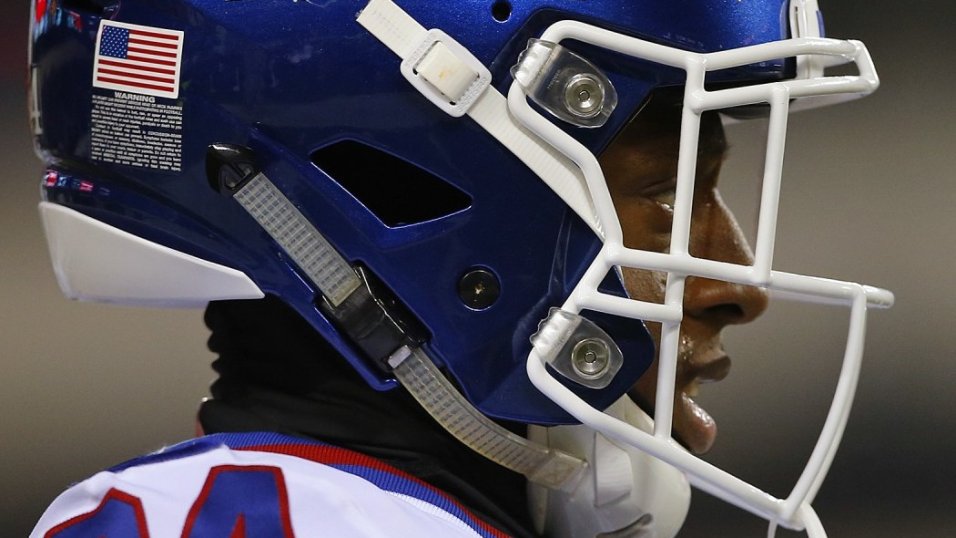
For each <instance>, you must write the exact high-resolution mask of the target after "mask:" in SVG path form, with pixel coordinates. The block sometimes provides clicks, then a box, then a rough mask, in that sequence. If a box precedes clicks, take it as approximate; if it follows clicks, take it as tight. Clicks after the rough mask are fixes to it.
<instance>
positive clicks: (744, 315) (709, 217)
mask: <svg viewBox="0 0 956 538" xmlns="http://www.w3.org/2000/svg"><path fill="white" fill-rule="evenodd" d="M694 205H695V210H694V214H693V222H692V224H691V241H690V253H691V255H692V256H695V257H697V258H702V259H708V260H714V261H721V262H727V263H734V264H739V265H753V261H754V257H753V253H752V252H751V250H750V245H749V244H748V243H747V239H746V237H745V236H744V234H743V232H742V231H741V229H740V225H739V224H738V223H737V220H736V219H735V218H734V215H733V213H731V211H730V209H729V208H728V207H727V206H726V205H725V204H724V202H723V200H722V199H721V198H720V194H719V193H718V192H717V191H716V189H715V190H713V191H711V192H710V193H708V195H707V196H706V197H705V199H703V200H697V201H695V204H694ZM768 300H769V298H768V294H767V291H766V290H765V289H763V288H757V287H754V286H745V285H743V284H736V283H732V282H725V281H722V280H711V279H708V278H700V277H690V278H688V279H687V283H686V286H685V288H684V312H685V314H686V315H689V316H691V317H694V318H697V319H698V320H701V321H707V322H709V323H714V324H719V325H720V326H724V325H733V324H740V323H748V322H751V321H753V320H754V319H756V318H757V317H759V316H760V315H761V314H762V313H763V312H764V311H765V310H766V309H767V304H768Z"/></svg>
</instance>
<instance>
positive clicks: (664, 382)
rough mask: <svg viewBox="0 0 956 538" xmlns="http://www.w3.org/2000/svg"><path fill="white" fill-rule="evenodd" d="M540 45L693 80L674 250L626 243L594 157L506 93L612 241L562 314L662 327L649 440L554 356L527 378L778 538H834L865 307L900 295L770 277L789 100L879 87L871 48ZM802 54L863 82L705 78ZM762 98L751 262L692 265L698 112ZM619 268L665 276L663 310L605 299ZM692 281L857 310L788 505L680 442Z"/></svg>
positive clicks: (609, 41) (517, 95)
mask: <svg viewBox="0 0 956 538" xmlns="http://www.w3.org/2000/svg"><path fill="white" fill-rule="evenodd" d="M541 39H542V40H544V41H548V42H553V43H561V41H562V40H565V39H575V40H578V41H581V42H585V43H589V44H593V45H596V46H600V47H604V48H607V49H610V50H613V51H616V52H619V53H622V54H625V55H629V56H632V57H635V58H640V59H644V60H649V61H653V62H657V63H660V64H664V65H668V66H671V67H675V68H679V69H682V70H684V71H685V72H686V73H687V83H686V88H685V95H684V109H683V114H682V124H681V139H680V155H679V161H678V178H677V187H676V193H675V202H674V217H673V224H672V235H671V246H670V251H669V253H668V254H664V253H659V252H647V251H639V250H634V249H629V248H625V247H624V245H623V233H622V229H621V224H620V222H619V220H618V218H617V214H616V212H615V210H614V206H613V202H612V200H611V196H610V193H609V192H608V189H607V186H606V184H605V179H604V174H603V171H602V170H601V167H600V165H599V164H598V161H597V158H596V157H595V156H594V155H593V154H592V153H591V152H590V151H589V150H588V149H586V148H585V147H584V146H583V145H581V144H580V143H578V142H577V141H576V140H575V139H574V138H572V137H571V136H569V135H567V134H566V133H564V132H563V131H562V130H561V129H559V128H558V127H557V126H555V125H554V124H553V123H551V121H549V120H548V119H546V118H544V117H543V116H541V115H540V114H538V113H537V112H535V111H534V110H533V109H532V108H531V107H530V106H529V104H528V101H527V97H526V95H525V92H524V90H523V89H522V87H521V86H520V85H519V84H518V83H513V84H512V85H511V88H510V91H509V94H508V105H509V109H510V111H511V113H512V114H513V116H514V117H515V118H516V119H517V120H518V122H519V123H521V124H523V125H524V126H525V127H526V128H527V129H529V130H530V131H531V132H533V133H534V134H536V135H537V136H539V137H541V138H542V139H543V140H544V141H546V142H547V143H548V144H550V145H552V146H553V147H554V148H556V149H557V150H558V151H559V152H560V153H561V154H563V155H565V156H567V157H568V158H569V159H571V160H572V161H573V162H574V163H575V164H576V165H577V166H579V167H580V169H581V170H582V172H583V175H584V177H585V180H586V184H587V187H588V191H589V194H590V196H591V198H592V202H593V207H594V209H595V211H596V213H597V215H596V217H597V220H598V222H599V223H600V227H601V229H602V230H603V231H604V238H605V242H604V246H603V248H602V250H601V252H600V253H599V254H598V256H597V258H596V259H595V260H594V262H593V263H592V265H591V267H590V268H589V270H588V271H587V273H586V274H585V276H584V278H582V280H581V282H579V283H578V285H577V287H576V288H575V289H574V291H573V292H572V293H571V295H570V297H569V298H568V299H567V301H566V302H565V304H564V305H563V306H562V309H563V310H565V311H567V312H570V313H574V314H576V313H579V312H581V311H582V310H585V309H588V310H596V311H600V312H605V313H609V314H614V315H620V316H626V317H630V318H637V319H643V320H646V321H656V322H660V323H661V324H662V333H661V346H660V347H661V348H660V352H659V357H658V360H659V366H658V367H659V374H658V386H657V400H656V407H655V417H654V419H655V425H654V433H653V434H648V433H645V432H642V431H640V430H638V429H636V428H633V427H631V426H629V425H627V424H625V423H623V422H621V421H619V420H617V419H614V418H612V417H610V416H609V415H606V414H604V413H603V412H601V411H599V410H597V409H595V408H593V407H591V406H590V405H588V404H587V403H585V402H584V401H583V400H581V399H580V398H578V397H577V396H576V395H575V394H574V393H572V392H571V391H570V390H568V389H567V388H565V387H564V386H563V385H561V383H559V382H558V381H557V380H556V379H554V378H553V377H552V376H551V374H549V373H548V372H547V370H546V368H545V362H544V360H543V359H542V354H543V351H545V350H540V349H533V350H532V352H531V354H530V355H529V357H528V364H527V369H528V375H529V377H530V378H531V380H532V382H533V383H534V385H535V386H536V387H537V388H538V389H539V390H541V391H542V392H543V393H544V394H546V395H547V396H548V397H549V398H551V399H552V400H554V401H555V403H557V404H558V405H559V406H561V407H562V408H564V409H565V410H566V411H568V412H569V413H570V414H571V415H573V416H574V417H575V418H577V419H578V420H580V421H581V422H582V423H584V424H587V425H589V426H591V427H593V428H594V429H596V430H598V431H600V432H602V433H604V434H605V435H607V436H609V437H611V438H613V439H617V440H619V441H621V442H624V443H628V444H630V445H633V446H635V447H637V448H639V449H641V450H644V451H645V452H648V453H649V454H651V455H653V456H655V457H658V458H660V459H662V460H664V461H666V462H668V463H670V464H672V465H675V466H676V467H678V468H680V469H682V470H684V471H685V472H687V473H688V475H689V479H690V481H691V483H692V484H693V485H694V486H696V487H698V488H699V489H702V490H704V491H707V492H708V493H711V494H713V495H715V496H717V497H719V498H721V499H723V500H725V501H727V502H730V503H732V504H734V505H737V506H739V507H741V508H743V509H745V510H748V511H750V512H752V513H754V514H757V515H759V516H761V517H764V518H766V519H768V520H770V521H771V535H772V533H773V529H774V528H775V526H776V525H777V524H779V525H781V526H784V527H788V528H792V529H796V530H801V529H806V530H807V532H808V533H809V534H810V536H814V537H816V536H825V534H824V533H823V528H822V526H821V525H820V523H819V520H818V519H817V518H816V515H815V514H814V512H813V510H812V508H810V503H811V502H812V501H813V498H814V497H815V495H816V493H817V491H818V489H819V487H820V485H821V483H822V481H823V478H824V476H825V475H826V473H827V471H828V469H829V466H830V462H831V461H832V459H833V456H834V454H835V452H836V447H837V445H838V444H839V441H840V438H841V436H842V432H843V429H844V426H845V424H846V420H847V417H848V415H849V410H850V405H851V403H852V399H853V394H854V391H855V389H856V383H857V379H858V376H859V368H860V362H861V359H862V353H863V339H864V333H865V318H866V310H867V307H889V306H890V305H892V303H893V296H892V294H891V293H890V292H888V291H885V290H880V289H877V288H872V287H868V286H861V285H859V284H853V283H849V282H841V281H836V280H828V279H822V278H816V277H810V276H804V275H797V274H791V273H783V272H779V271H773V270H772V269H771V267H772V259H773V247H774V236H775V231H776V230H775V228H776V219H777V200H778V197H779V192H780V182H781V174H782V167H783V154H784V145H785V136H786V127H787V118H788V115H789V111H790V102H791V100H792V99H804V98H805V99H808V100H809V99H812V100H814V101H816V103H815V104H817V105H821V104H827V103H829V102H839V101H845V100H847V98H848V96H852V95H857V96H862V95H866V94H869V93H871V92H872V91H873V90H875V89H876V87H877V86H878V83H879V82H878V78H877V75H876V72H875V69H874V67H873V64H872V61H871V60H870V57H869V54H868V52H867V50H866V48H865V47H864V46H863V44H862V43H860V42H856V41H838V40H832V39H823V38H798V39H790V40H786V41H779V42H774V43H767V44H762V45H756V46H752V47H746V48H741V49H734V50H728V51H721V52H716V53H710V54H698V53H693V52H688V51H684V50H679V49H674V48H670V47H665V46H662V45H658V44H654V43H650V42H647V41H643V40H640V39H637V38H632V37H627V36H624V35H621V34H617V33H614V32H610V31H607V30H603V29H600V28H597V27H593V26H590V25H586V24H583V23H579V22H574V21H561V22H558V23H556V24H554V25H552V26H551V27H550V28H549V29H548V30H547V31H545V33H544V34H543V35H542V36H541ZM793 56H797V57H809V58H813V60H814V63H815V65H819V66H822V67H829V66H834V65H841V64H846V63H854V64H855V65H856V66H857V68H858V70H859V75H857V76H833V77H825V76H817V77H809V78H798V79H794V80H787V81H780V82H773V83H766V84H759V85H754V86H747V87H741V88H731V89H722V90H715V91H707V90H706V89H705V88H704V81H705V76H706V74H707V72H709V71H718V70H722V69H727V68H731V67H737V66H745V65H749V64H753V63H757V62H761V61H767V60H773V59H778V58H787V57H793ZM755 103H767V104H769V105H770V119H769V129H768V143H767V152H766V159H765V167H764V177H763V190H762V193H761V204H760V215H759V222H758V229H757V240H756V251H755V262H754V265H753V266H742V265H736V264H731V263H725V262H718V261H712V260H705V259H699V258H695V257H693V256H691V255H690V253H689V242H690V223H691V213H692V203H693V193H694V181H695V175H696V166H697V144H698V136H699V128H700V118H701V114H702V113H703V112H705V111H709V110H716V109H723V108H730V107H734V106H742V105H749V104H755ZM620 267H630V268H638V269H647V270H652V271H662V272H667V274H668V277H667V284H666V289H665V297H664V303H663V304H657V303H650V302H646V301H638V300H633V299H627V298H621V297H615V296H610V295H606V294H603V293H600V292H599V291H598V286H599V284H600V283H601V281H602V280H603V279H604V277H605V276H606V275H607V273H608V272H609V271H610V270H612V269H616V268H620ZM688 276H698V277H705V278H711V279H716V280H724V281H728V282H734V283H739V284H744V285H749V286H757V287H763V288H767V289H769V290H771V291H772V292H773V294H774V296H775V297H777V298H783V299H789V300H798V301H805V302H811V303H818V304H819V303H822V304H841V305H845V306H848V307H849V308H850V326H849V333H848V336H847V347H846V352H845V355H844V359H843V366H842V369H841V373H840V379H839V382H838V385H837V388H836V394H835V396H834V400H833V402H832V404H831V408H830V410H829V413H828V416H827V419H826V421H825V424H824V427H823V431H822V432H821V435H820V437H819V439H818V441H817V444H816V446H815V448H814V450H813V453H812V455H811V457H810V460H809V461H808V463H807V465H806V467H805V469H804V471H803V473H802V474H801V476H800V478H799V479H798V481H797V484H796V486H795V487H794V489H793V490H792V491H791V492H790V494H789V495H788V496H787V497H786V498H785V499H778V498H776V497H774V496H772V495H770V494H768V493H766V492H764V491H761V490H760V489H758V488H755V487H754V486H752V485H750V484H748V483H746V482H744V481H743V480H741V479H739V478H737V477H735V476H733V475H731V474H729V473H727V472H726V471H723V470H721V469H718V468H717V467H715V466H713V465H711V464H709V463H706V462H704V461H703V460H701V459H699V458H697V457H696V456H693V455H691V454H689V453H687V452H686V451H685V450H684V449H683V448H681V447H680V446H679V445H678V444H677V443H676V441H674V440H673V439H672V438H671V427H672V415H673V402H674V394H675V390H676V387H675V385H676V372H677V356H678V347H679V334H680V323H681V320H682V317H683V312H682V310H683V296H684V284H685V282H686V279H687V277H688ZM625 360H626V358H625Z"/></svg>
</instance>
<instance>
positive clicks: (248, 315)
mask: <svg viewBox="0 0 956 538" xmlns="http://www.w3.org/2000/svg"><path fill="white" fill-rule="evenodd" d="M205 319H206V325H207V326H208V327H209V328H210V329H211V330H212V336H210V338H209V349H210V350H212V351H213V352H214V353H216V354H218V355H219V358H218V359H216V361H215V362H214V363H213V369H214V370H215V371H216V372H217V373H218V374H219V379H218V380H217V381H216V382H215V383H213V385H212V396H213V397H212V399H210V400H208V401H206V402H204V403H203V405H202V407H201V408H200V412H199V419H200V423H201V424H202V427H203V430H204V431H205V432H206V433H221V432H250V431H272V432H279V433H285V434H291V435H298V436H303V437H309V438H314V439H318V440H320V441H323V442H327V443H330V444H333V445H336V446H339V447H342V448H348V449H351V450H355V451H357V452H361V453H363V454H367V455H369V456H372V457H375V458H378V459H379V460H382V461H384V462H386V463H388V464H390V465H392V466H394V467H396V468H398V469H400V470H402V471H404V472H406V473H408V474H411V475H413V476H416V477H418V478H420V479H422V480H424V481H425V482H427V483H429V484H431V485H433V486H435V487H437V488H439V489H441V490H443V491H445V492H447V493H449V494H450V495H452V496H454V497H455V498H456V499H457V500H458V501H459V502H461V503H462V504H463V505H465V506H467V507H468V508H469V509H470V510H471V511H472V512H474V513H475V514H476V515H478V517H481V518H482V519H484V520H485V521H487V522H488V523H490V524H492V525H494V526H496V527H498V528H499V529H501V530H502V531H504V532H507V533H509V534H512V535H513V536H516V537H521V538H525V537H527V538H531V537H533V536H535V534H534V533H533V532H532V531H531V528H532V527H531V523H530V519H529V517H528V514H527V501H526V497H525V479H524V477H522V476H521V475H519V474H517V473H514V472H511V471H509V470H507V469H505V468H503V467H501V466H499V465H497V464H495V463H492V462H491V461H489V460H487V459H485V458H483V457H482V456H479V455H478V454H476V453H475V452H473V451H472V450H470V449H469V448H467V447H465V446H464V445H462V444H461V443H460V442H458V441H457V440H456V439H454V438H453V437H451V436H450V435H449V434H448V433H447V432H446V431H445V430H444V429H443V428H442V427H441V426H439V425H438V424H437V423H436V422H435V421H434V420H433V419H432V418H431V417H430V416H428V415H427V414H426V413H425V411H424V410H423V409H422V408H421V407H420V406H419V405H418V404H417V403H416V402H415V401H414V399H412V397H411V396H410V395H409V394H408V393H407V392H406V391H405V390H404V389H401V388H399V389H395V390H391V391H386V392H379V391H376V390H374V389H372V388H370V387H369V386H368V385H367V384H366V383H365V382H364V381H363V380H362V378H361V377H360V376H359V375H358V373H357V372H355V370H353V369H352V367H351V366H349V364H348V363H347V362H346V361H345V359H344V358H342V357H341V356H340V355H339V354H338V353H337V352H336V351H335V350H334V349H333V348H332V347H331V346H329V344H328V343H327V342H326V341H325V340H324V339H323V338H322V337H321V336H319V335H318V334H317V333H316V332H315V331H314V330H313V329H312V327H311V326H309V325H308V323H306V322H305V321H304V320H303V319H302V318H301V317H300V316H299V315H298V314H297V313H296V312H295V311H293V310H292V309H290V308H289V307H287V306H286V305H285V304H283V303H282V302H281V301H279V300H278V299H275V298H273V297H267V298H265V299H261V300H254V301H220V302H213V303H211V304H210V305H209V307H208V308H207V309H206V316H205ZM507 426H508V427H509V428H512V429H514V428H515V426H514V425H510V424H509V425H507Z"/></svg>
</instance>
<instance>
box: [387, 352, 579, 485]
mask: <svg viewBox="0 0 956 538" xmlns="http://www.w3.org/2000/svg"><path fill="white" fill-rule="evenodd" d="M388 362H389V365H390V366H391V367H392V368H393V371H394V373H395V377H397V378H398V380H399V382H401V384H402V386H404V387H405V388H406V389H407V390H408V392H409V393H411V395H412V397H413V398H415V400H416V401H418V403H419V404H420V405H421V406H422V407H423V408H424V409H425V411H427V412H428V414H430V415H431V416H432V418H434V419H435V420H436V421H437V422H438V423H439V424H441V425H442V427H444V428H445V429H446V430H447V431H448V433H450V434H452V435H453V436H454V437H455V438H456V439H458V440H459V441H461V442H462V443H463V444H464V445H465V446H467V447H468V448H470V449H472V450H474V451H475V452H477V453H478V454H481V455H482V456H484V457H486V458H488V459H490V460H491V461H493V462H495V463H497V464H498V465H501V466H502V467H506V468H508V469H511V470H512V471H515V472H517V473H521V474H522V475H524V476H525V477H527V478H528V480H530V481H531V482H533V483H535V484H539V485H541V486H544V487H546V488H549V489H560V490H564V491H568V492H570V491H573V490H574V488H575V487H577V484H578V481H579V480H580V478H581V477H582V476H583V474H584V473H583V472H582V471H584V469H585V467H586V466H587V463H585V462H584V461H583V460H580V459H578V458H575V457H573V456H570V455H568V454H566V453H564V452H561V451H558V450H554V449H551V448H548V447H547V446H545V445H542V444H539V443H535V442H532V441H529V440H528V439H526V438H524V437H521V436H520V435H516V434H514V433H512V432H510V431H508V430H506V429H505V428H503V427H501V426H500V425H498V424H497V423H495V422H494V421H492V420H491V419H490V418H488V417H487V416H485V415H484V414H482V413H481V411H479V410H477V409H475V407H474V406H472V405H471V403H469V402H468V400H466V399H465V397H464V396H463V395H462V394H461V393H460V392H458V390H457V389H456V388H455V387H454V386H453V385H452V384H451V382H450V381H448V379H446V378H445V376H443V375H442V373H441V372H440V371H439V370H438V368H437V367H436V366H435V364H434V363H433V362H432V361H431V359H430V358H429V357H428V355H426V354H425V352H424V351H423V350H421V349H420V348H410V347H408V346H403V347H401V348H399V349H398V351H396V352H395V353H394V354H393V355H392V357H391V358H390V359H389V361H388Z"/></svg>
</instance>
